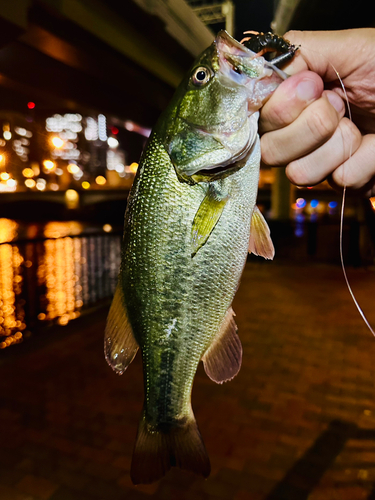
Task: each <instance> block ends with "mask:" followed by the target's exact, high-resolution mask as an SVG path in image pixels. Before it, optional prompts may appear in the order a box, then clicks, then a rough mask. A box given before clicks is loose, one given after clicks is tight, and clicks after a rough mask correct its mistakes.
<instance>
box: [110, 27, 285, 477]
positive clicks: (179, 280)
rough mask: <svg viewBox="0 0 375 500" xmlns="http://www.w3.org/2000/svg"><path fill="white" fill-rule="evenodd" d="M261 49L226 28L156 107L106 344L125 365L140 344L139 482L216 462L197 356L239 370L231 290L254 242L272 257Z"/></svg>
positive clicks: (119, 365) (214, 371) (203, 470)
mask: <svg viewBox="0 0 375 500" xmlns="http://www.w3.org/2000/svg"><path fill="white" fill-rule="evenodd" d="M254 56H255V54H254V53H253V52H251V51H250V50H248V49H246V48H245V47H243V46H241V45H240V44H239V43H238V42H236V41H235V40H234V39H232V38H231V37H230V36H229V35H228V34H226V33H225V32H220V33H219V35H218V36H217V38H216V40H215V42H214V44H213V45H212V46H210V47H209V48H208V49H207V50H206V51H205V52H204V53H203V54H202V55H201V56H200V57H199V58H198V59H197V61H196V62H195V63H194V65H193V67H192V69H191V71H190V72H189V74H188V75H187V77H186V78H185V80H184V81H183V82H182V83H181V85H180V87H179V88H178V90H177V91H176V94H175V96H174V97H173V99H172V101H171V103H170V105H169V107H168V108H167V109H166V110H165V112H164V113H163V114H162V116H161V117H160V119H159V121H158V123H157V125H156V127H155V128H154V130H153V132H152V134H151V136H150V138H149V141H148V144H147V146H146V148H145V150H144V152H143V154H142V158H141V160H140V163H139V168H138V172H137V174H136V177H135V180H134V184H133V186H132V189H131V192H130V195H129V199H128V204H127V209H126V213H125V229H124V240H123V252H122V264H121V270H120V276H119V283H118V286H117V289H116V292H115V296H114V299H113V304H112V306H111V309H110V312H109V315H108V320H107V327H106V337H105V338H106V340H105V353H106V359H107V361H108V362H109V364H110V365H111V366H112V367H113V369H114V370H115V371H116V372H117V373H119V374H121V373H123V372H124V370H125V369H126V368H127V366H128V365H129V363H130V362H131V361H132V359H133V358H134V356H135V354H136V352H137V350H138V348H139V349H140V350H141V353H142V360H143V373H144V393H145V394H144V405H143V411H142V415H141V419H140V423H139V428H138V434H137V439H136V444H135V448H134V453H133V460H132V466H131V477H132V480H133V482H134V483H136V484H137V483H150V482H152V481H154V480H156V479H158V478H160V477H161V476H163V475H164V474H165V473H166V471H167V470H168V469H169V468H170V467H171V466H174V465H177V466H179V467H181V468H184V469H189V470H191V471H194V472H196V473H198V474H202V475H203V476H205V477H206V476H207V475H208V474H209V472H210V463H209V459H208V455H207V452H206V449H205V446H204V444H203V441H202V438H201V435H200V432H199V430H198V427H197V424H196V421H195V418H194V414H193V411H192V407H191V391H192V385H193V381H194V377H195V373H196V370H197V367H198V363H199V362H200V361H201V360H202V361H203V365H204V368H205V371H206V373H207V375H208V376H209V377H210V378H211V379H212V380H214V381H215V382H217V383H222V382H224V381H227V380H230V379H232V378H233V377H234V376H235V375H236V374H237V373H238V371H239V369H240V366H241V360H242V346H241V342H240V340H239V337H238V334H237V327H236V324H235V322H234V313H233V310H232V308H231V305H232V301H233V297H234V295H235V293H236V291H237V289H238V286H239V281H240V278H241V274H242V271H243V268H244V265H245V263H246V258H247V254H248V249H249V248H250V250H251V251H252V252H254V253H256V254H259V255H262V256H264V257H266V258H272V257H273V245H272V242H271V240H270V237H269V229H268V226H267V224H266V222H265V220H264V219H263V217H262V215H261V214H260V211H259V210H258V209H257V208H256V206H255V202H256V196H257V189H258V178H259V165H260V144H259V138H258V136H257V120H258V113H257V110H258V109H259V107H260V106H261V104H262V100H263V99H264V98H265V97H266V96H267V95H269V93H270V92H272V90H274V89H275V88H276V86H277V84H278V83H280V76H279V75H276V76H275V74H274V72H273V71H272V69H270V68H269V67H268V66H267V65H266V62H265V60H263V58H260V57H256V58H254ZM233 61H235V62H238V64H239V65H240V67H241V68H246V72H245V73H244V74H241V71H240V69H239V68H237V67H233V64H234V63H233ZM236 64H237V63H236ZM249 75H251V76H249Z"/></svg>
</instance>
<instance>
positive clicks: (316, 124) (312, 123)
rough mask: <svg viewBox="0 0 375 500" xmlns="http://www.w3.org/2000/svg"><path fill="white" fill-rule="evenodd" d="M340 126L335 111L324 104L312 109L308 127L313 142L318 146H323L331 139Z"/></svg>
mask: <svg viewBox="0 0 375 500" xmlns="http://www.w3.org/2000/svg"><path fill="white" fill-rule="evenodd" d="M337 125H338V119H337V116H336V114H335V112H334V111H333V110H331V109H330V108H329V107H328V106H326V105H324V103H319V105H316V106H313V107H312V109H310V112H309V115H308V119H307V126H308V129H309V132H310V133H311V135H312V137H313V140H314V141H315V142H316V143H317V144H322V143H323V142H325V141H326V140H327V139H329V138H330V137H331V136H332V135H333V133H334V131H335V129H336V128H337Z"/></svg>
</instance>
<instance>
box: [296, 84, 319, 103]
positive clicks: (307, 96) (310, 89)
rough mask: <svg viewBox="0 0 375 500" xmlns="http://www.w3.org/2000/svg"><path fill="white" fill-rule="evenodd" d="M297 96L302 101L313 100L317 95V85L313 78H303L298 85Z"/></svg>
mask: <svg viewBox="0 0 375 500" xmlns="http://www.w3.org/2000/svg"><path fill="white" fill-rule="evenodd" d="M296 92H297V96H298V97H299V99H301V101H306V102H308V101H311V100H312V99H314V98H315V97H317V86H316V83H315V82H314V81H313V80H302V82H300V83H299V84H298V85H297V89H296Z"/></svg>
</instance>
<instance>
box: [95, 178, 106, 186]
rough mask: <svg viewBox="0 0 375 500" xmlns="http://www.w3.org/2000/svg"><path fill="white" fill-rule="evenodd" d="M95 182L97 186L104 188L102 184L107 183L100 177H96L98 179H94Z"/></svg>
mask: <svg viewBox="0 0 375 500" xmlns="http://www.w3.org/2000/svg"><path fill="white" fill-rule="evenodd" d="M95 182H96V183H97V184H99V186H104V184H105V183H106V182H107V179H106V178H105V177H103V176H102V175H98V177H97V178H96V179H95Z"/></svg>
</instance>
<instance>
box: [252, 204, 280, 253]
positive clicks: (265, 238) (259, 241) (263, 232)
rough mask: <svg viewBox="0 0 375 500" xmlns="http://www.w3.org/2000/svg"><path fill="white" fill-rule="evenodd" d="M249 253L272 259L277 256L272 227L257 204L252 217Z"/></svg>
mask: <svg viewBox="0 0 375 500" xmlns="http://www.w3.org/2000/svg"><path fill="white" fill-rule="evenodd" d="M249 253H253V254H254V255H260V256H261V257H264V258H265V259H270V260H272V259H273V258H274V256H275V248H274V246H273V243H272V240H271V233H270V228H269V227H268V224H267V222H266V220H265V218H264V217H263V215H262V213H261V211H260V210H259V208H258V207H257V206H255V208H254V211H253V215H252V217H251V227H250V240H249Z"/></svg>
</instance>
